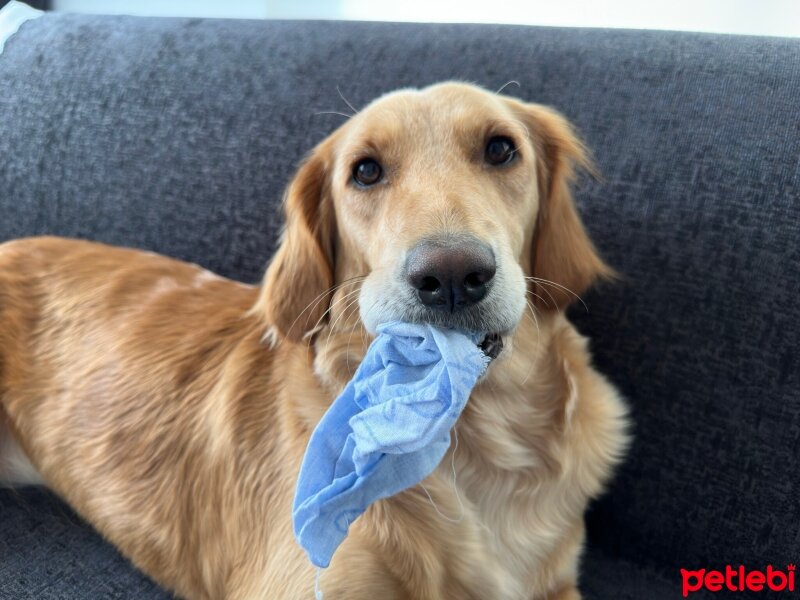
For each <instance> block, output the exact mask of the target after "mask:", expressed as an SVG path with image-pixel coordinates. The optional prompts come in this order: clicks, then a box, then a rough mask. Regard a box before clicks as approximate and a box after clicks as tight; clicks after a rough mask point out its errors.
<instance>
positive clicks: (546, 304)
mask: <svg viewBox="0 0 800 600" xmlns="http://www.w3.org/2000/svg"><path fill="white" fill-rule="evenodd" d="M545 293H547V295H548V296H550V300H552V301H553V305H554V306H558V304H556V301H555V298H553V296H552V294H550V293H548V292H547V290H545ZM525 294H526V295H527V294H530V295H531V296H535V297H536V298H538V299H539V300H541V301H542V304H544V305H545V306H548V307H549V306H550V303H549V302H547V300H545V299H544V298H542V297H541V296H540V295H539V294H537V293H536V292H534V291H533V290H528V291H527V292H525Z"/></svg>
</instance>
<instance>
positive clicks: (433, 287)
mask: <svg viewBox="0 0 800 600" xmlns="http://www.w3.org/2000/svg"><path fill="white" fill-rule="evenodd" d="M496 270H497V266H496V264H495V261H494V253H493V252H492V249H491V248H490V247H489V246H488V245H487V244H484V243H482V242H479V241H478V240H473V239H471V238H467V239H464V238H454V239H443V240H422V241H420V242H419V243H417V244H416V245H415V246H414V247H413V248H412V249H411V251H410V252H409V253H408V258H407V260H406V277H407V278H408V282H409V283H410V284H411V287H413V288H414V289H415V290H417V295H418V296H419V299H420V301H421V302H422V303H423V304H424V305H425V306H429V307H431V308H436V309H441V310H447V311H450V312H456V311H459V310H462V309H464V308H466V307H468V306H470V305H472V304H476V303H477V302H480V301H481V300H482V299H483V298H484V296H486V293H487V292H488V291H489V286H490V284H491V281H492V278H493V277H494V274H495V271H496Z"/></svg>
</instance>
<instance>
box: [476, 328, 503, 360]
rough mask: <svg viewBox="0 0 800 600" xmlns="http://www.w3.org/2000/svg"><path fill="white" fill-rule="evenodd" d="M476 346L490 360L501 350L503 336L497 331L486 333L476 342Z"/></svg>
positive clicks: (498, 354)
mask: <svg viewBox="0 0 800 600" xmlns="http://www.w3.org/2000/svg"><path fill="white" fill-rule="evenodd" d="M478 348H480V349H481V350H482V351H483V353H484V354H485V355H486V356H488V357H489V360H490V361H491V360H494V359H495V358H497V357H498V356H500V353H501V352H502V351H503V336H502V335H500V334H499V333H487V334H486V337H484V338H483V340H481V342H480V343H479V344H478Z"/></svg>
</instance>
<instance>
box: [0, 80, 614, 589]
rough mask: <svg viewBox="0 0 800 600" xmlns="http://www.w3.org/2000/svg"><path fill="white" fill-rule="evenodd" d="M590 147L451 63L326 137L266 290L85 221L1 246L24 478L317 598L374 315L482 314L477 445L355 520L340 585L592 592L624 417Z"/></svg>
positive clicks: (473, 409) (163, 571) (179, 550)
mask: <svg viewBox="0 0 800 600" xmlns="http://www.w3.org/2000/svg"><path fill="white" fill-rule="evenodd" d="M586 162H587V161H586V155H585V152H584V148H583V146H582V144H581V143H580V142H579V140H578V139H577V138H576V135H575V134H574V133H573V130H572V128H571V127H570V125H569V124H568V122H567V121H566V120H565V119H564V117H562V116H560V115H559V114H558V113H557V112H555V111H553V110H551V109H549V108H546V107H544V106H540V105H536V104H527V103H523V102H521V101H517V100H514V99H511V98H509V97H503V96H499V95H497V94H492V93H489V92H487V91H485V90H482V89H480V88H477V87H474V86H472V85H466V84H458V83H444V84H440V85H435V86H432V87H428V88H425V89H421V90H402V91H398V92H394V93H391V94H388V95H386V96H384V97H382V98H380V99H378V100H376V101H375V102H373V103H372V104H370V105H369V106H368V107H367V108H365V109H364V110H362V111H361V112H359V113H358V114H356V115H355V116H353V117H352V118H350V119H349V120H348V121H347V122H346V123H345V124H344V125H342V126H341V127H340V128H339V129H337V130H336V131H335V132H334V133H333V134H332V135H330V136H329V137H328V138H327V139H325V140H324V141H322V142H321V143H320V144H319V145H318V146H317V147H316V148H315V149H314V150H313V151H312V152H311V154H310V155H309V156H308V158H307V159H306V160H305V162H304V163H303V164H302V166H301V167H300V169H299V171H298V172H297V174H296V176H295V177H294V179H293V181H292V182H291V184H290V185H289V187H288V189H287V191H286V196H285V213H286V229H285V233H284V235H283V237H282V240H281V244H280V247H279V249H278V251H277V253H276V254H275V256H274V258H273V259H272V262H271V263H270V264H269V266H268V268H267V271H266V275H265V277H264V280H263V284H262V285H261V286H259V287H256V286H248V285H243V284H240V283H237V282H234V281H230V280H227V279H224V278H222V277H218V276H216V275H214V274H212V273H209V272H207V271H204V270H203V269H201V268H200V267H198V266H196V265H192V264H187V263H183V262H179V261H176V260H172V259H169V258H166V257H162V256H158V255H155V254H152V253H149V252H143V251H137V250H130V249H122V248H114V247H109V246H106V245H102V244H97V243H91V242H87V241H77V240H67V239H58V238H50V237H46V238H31V239H22V240H16V241H11V242H7V243H5V244H3V245H0V451H1V452H2V457H1V459H2V460H0V464H2V469H1V470H0V477H2V479H3V480H4V481H5V482H6V484H17V485H19V484H25V483H39V482H41V483H44V484H45V485H47V486H48V487H49V488H51V489H53V490H54V491H55V492H56V493H58V495H59V496H60V497H62V498H63V499H64V500H65V501H66V502H68V503H69V504H70V506H72V507H73V508H74V509H75V510H76V511H77V512H78V513H79V514H80V515H81V516H82V517H83V518H84V519H86V520H87V521H88V522H89V523H91V524H92V525H93V526H94V527H95V528H96V529H97V530H98V531H99V532H100V533H101V534H102V535H103V536H104V537H105V538H106V539H108V540H110V541H111V543H113V544H114V545H115V546H116V547H117V548H119V549H120V550H121V551H122V552H123V553H124V555H125V556H127V557H128V558H130V560H131V561H133V563H134V564H135V565H136V566H137V567H138V568H139V569H141V570H142V571H144V572H145V573H146V574H148V575H149V576H150V577H152V578H153V579H154V580H155V581H156V582H158V583H159V584H161V585H162V586H164V587H165V588H166V589H168V590H171V591H173V592H174V593H175V594H177V595H178V596H180V597H183V598H190V599H212V598H214V599H216V598H229V599H250V598H253V599H256V598H257V599H265V598H269V599H273V598H280V599H284V598H285V599H294V598H298V599H299V598H313V597H314V593H315V592H314V590H315V577H316V570H315V568H314V567H313V566H312V565H311V563H310V562H309V561H308V559H307V558H306V556H305V554H304V553H303V551H302V550H301V548H300V547H299V546H298V545H297V543H296V541H295V539H294V537H293V532H292V523H291V512H292V511H291V506H292V500H293V496H294V489H295V482H296V478H297V473H298V469H299V466H300V462H301V459H302V456H303V453H304V450H305V447H306V444H307V442H308V439H309V436H310V434H311V431H312V430H313V429H314V427H315V425H316V424H317V422H318V421H319V420H320V418H321V417H322V415H323V413H324V412H325V411H326V409H327V407H328V406H329V405H330V404H331V402H332V401H333V399H334V398H335V397H336V396H337V394H338V393H339V392H340V391H341V390H342V388H343V387H344V385H345V384H346V382H347V381H348V380H349V379H350V378H351V377H352V375H353V373H354V371H355V369H356V367H357V366H358V364H359V360H360V358H361V357H362V356H363V354H364V352H365V350H366V347H367V345H368V344H369V342H370V339H371V336H372V335H373V334H374V332H375V330H376V326H377V325H378V324H380V323H382V322H386V321H391V320H405V321H415V322H420V321H421V322H432V323H435V324H438V325H441V326H446V327H459V328H466V329H471V330H479V331H481V332H486V337H485V339H484V340H483V342H482V343H481V347H482V348H484V351H485V352H486V353H487V354H488V355H489V356H490V357H491V358H492V359H493V361H492V363H491V364H490V365H489V367H488V369H487V371H486V373H485V374H484V376H483V377H482V379H481V380H480V381H479V382H478V384H477V386H476V387H475V389H474V391H473V393H472V395H471V397H470V400H469V402H468V404H467V407H466V409H465V410H464V412H463V414H462V415H461V417H460V419H459V421H458V423H457V425H456V428H455V432H456V437H457V441H458V443H457V444H455V443H454V444H453V445H452V446H451V448H450V450H449V451H448V454H447V455H446V456H445V458H444V460H443V461H442V463H441V465H440V466H439V468H438V469H437V470H436V471H435V472H434V473H433V474H432V475H431V476H430V477H428V478H427V479H426V480H425V481H424V482H423V485H424V488H423V486H419V485H418V486H415V487H413V488H410V489H408V490H406V491H404V492H402V493H400V494H397V495H396V496H394V497H391V498H388V499H385V500H382V501H379V502H377V503H375V504H373V505H372V506H371V507H370V508H369V509H368V511H367V512H366V513H365V514H364V515H363V516H362V517H360V518H359V519H357V520H356V521H355V522H354V523H353V525H352V527H351V530H350V535H349V537H348V538H347V539H346V540H345V542H344V544H343V545H342V546H341V547H340V548H339V550H338V551H337V552H336V554H335V555H334V557H333V561H332V563H331V566H330V567H329V568H328V569H325V570H324V571H322V572H321V576H320V579H319V588H320V590H321V591H322V593H323V594H324V597H325V599H326V600H336V599H349V600H352V599H364V600H374V599H376V598H381V599H392V598H396V599H400V598H413V599H429V600H434V599H445V598H452V599H465V598H473V599H481V600H486V599H520V600H522V599H525V600H532V599H541V600H544V599H547V600H574V599H577V598H580V593H579V591H578V576H579V560H580V555H581V550H582V546H583V543H584V524H583V514H584V511H585V509H586V506H587V502H588V501H589V499H591V498H593V497H595V496H597V495H598V494H599V493H600V492H601V491H602V489H603V486H604V484H605V483H606V482H607V480H608V478H609V476H610V474H611V472H612V470H613V467H614V465H615V464H616V463H618V462H619V460H620V459H621V457H622V455H623V453H624V449H625V447H626V440H627V434H626V425H627V417H626V409H625V405H624V403H623V402H622V401H621V399H620V397H619V395H618V394H617V392H616V391H615V390H614V388H613V387H612V386H611V385H610V384H609V383H608V381H607V380H606V379H605V378H604V377H603V376H602V375H600V374H599V373H597V372H596V371H595V370H594V369H593V368H592V366H591V361H590V357H589V354H588V351H587V341H586V340H585V339H584V338H583V337H581V335H579V334H578V333H577V332H576V330H575V329H574V328H573V326H572V325H571V324H570V323H569V322H568V321H567V319H566V318H565V316H564V312H563V310H564V308H565V307H566V306H567V305H568V304H569V303H570V302H571V301H573V300H574V299H575V298H576V297H577V296H578V295H579V294H581V293H583V292H584V291H585V290H586V289H587V287H588V286H590V285H591V284H592V283H593V282H594V281H595V280H597V279H600V278H606V277H609V276H611V275H612V271H611V269H610V268H609V267H607V266H606V265H605V264H604V263H603V261H602V260H601V259H600V258H599V256H598V253H597V252H596V250H595V248H594V247H593V245H592V243H591V241H590V240H589V238H588V237H587V234H586V232H585V230H584V227H583V226H582V224H581V221H580V219H579V216H578V213H577V212H576V208H575V206H574V204H573V200H572V198H571V195H570V190H569V184H570V180H571V178H572V175H573V170H574V167H575V166H576V165H578V166H580V165H585V164H586ZM429 494H430V497H429Z"/></svg>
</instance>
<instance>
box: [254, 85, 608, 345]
mask: <svg viewBox="0 0 800 600" xmlns="http://www.w3.org/2000/svg"><path fill="white" fill-rule="evenodd" d="M585 156H586V155H585V153H584V149H583V146H582V145H581V143H580V141H579V140H578V139H577V138H576V136H575V134H574V133H573V131H572V128H571V127H570V125H569V123H568V122H567V121H566V120H565V119H564V117H562V116H561V115H559V114H558V113H557V112H555V111H553V110H551V109H549V108H546V107H544V106H540V105H536V104H526V103H523V102H520V101H517V100H514V99H511V98H508V97H502V96H499V95H497V94H492V93H489V92H487V91H485V90H483V89H480V88H478V87H475V86H472V85H465V84H457V83H445V84H440V85H435V86H432V87H429V88H425V89H423V90H402V91H398V92H394V93H392V94H389V95H386V96H384V97H382V98H380V99H378V100H376V101H375V102H373V103H372V104H370V105H369V106H368V107H366V108H365V109H364V110H362V111H361V112H360V113H358V114H357V115H355V116H354V117H352V118H351V119H350V120H349V121H348V122H347V123H346V124H344V125H343V126H342V127H340V128H339V129H338V130H337V131H335V132H334V133H333V134H332V135H331V136H330V137H328V138H327V139H326V140H324V141H323V142H322V143H321V144H319V145H318V146H317V147H316V148H315V149H314V151H313V152H312V153H311V155H310V156H309V157H308V158H307V160H306V161H305V163H304V164H303V165H302V167H301V168H300V170H299V171H298V173H297V175H296V176H295V178H294V180H293V181H292V183H291V184H290V186H289V188H288V190H287V193H286V198H285V210H286V219H287V225H286V230H285V233H284V236H283V239H282V243H281V246H280V248H279V249H278V252H277V254H276V255H275V257H274V259H273V261H272V263H271V264H270V266H269V269H268V271H267V274H266V278H265V283H264V287H263V290H262V295H261V299H260V303H259V309H260V310H261V311H262V312H263V314H264V315H265V317H266V320H267V322H268V323H269V324H270V325H271V326H272V327H273V328H275V329H276V330H277V332H278V333H279V334H281V335H282V336H283V337H287V338H289V339H292V340H298V339H300V338H302V337H303V336H304V335H305V334H306V333H307V332H309V331H311V330H312V329H314V328H315V327H317V326H319V324H320V323H323V322H325V320H326V317H328V318H330V317H329V314H330V313H329V308H332V307H333V305H332V303H331V298H332V297H333V291H334V289H335V288H336V286H337V285H338V284H341V283H345V282H348V281H350V280H351V279H352V281H355V282H357V283H360V287H359V288H358V289H359V291H358V292H355V291H354V292H353V296H351V298H352V299H353V300H355V295H356V293H357V297H358V309H359V311H360V318H361V321H362V323H363V325H364V326H365V327H366V329H367V330H369V331H371V332H374V331H375V329H376V327H377V325H379V324H380V323H383V322H387V321H392V320H403V321H414V322H431V323H435V324H439V325H442V326H454V327H459V328H462V329H469V330H474V331H480V332H485V333H486V334H487V336H492V337H496V336H497V335H498V334H500V335H502V334H506V333H508V332H511V331H512V330H513V329H514V328H515V327H516V326H517V324H518V323H519V322H520V320H521V318H522V316H523V314H524V311H525V309H526V306H527V305H526V301H527V300H528V299H530V301H531V302H532V303H533V305H535V306H536V307H537V309H538V310H539V311H552V310H559V309H561V308H562V307H563V306H565V305H566V304H568V303H569V302H571V301H572V300H574V299H575V297H576V295H578V294H581V293H582V292H583V291H584V290H585V289H586V288H587V287H588V286H589V285H591V283H592V282H593V281H594V280H595V279H596V278H598V277H603V276H606V275H609V274H610V273H611V271H610V269H609V268H608V267H607V266H606V265H604V263H603V262H602V261H601V259H600V258H599V257H598V255H597V253H596V251H595V249H594V247H593V245H592V243H591V241H590V240H589V238H588V237H587V235H586V232H585V230H584V228H583V225H582V224H581V221H580V219H579V217H578V214H577V212H576V210H575V206H574V203H573V200H572V198H571V196H570V192H569V182H570V179H571V177H572V174H573V167H574V165H576V164H577V165H585V164H586V157H585ZM343 299H344V298H341V299H340V300H343ZM333 304H339V305H340V308H341V307H342V306H349V305H354V303H351V304H348V303H347V302H345V301H342V302H338V301H337V302H334V303H333Z"/></svg>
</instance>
